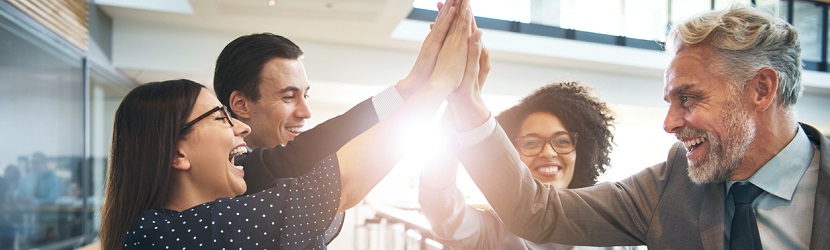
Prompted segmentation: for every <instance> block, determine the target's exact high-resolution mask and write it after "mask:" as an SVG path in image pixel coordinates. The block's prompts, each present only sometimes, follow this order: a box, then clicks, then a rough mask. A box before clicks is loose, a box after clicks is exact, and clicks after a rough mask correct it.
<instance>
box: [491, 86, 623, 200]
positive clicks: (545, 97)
mask: <svg viewBox="0 0 830 250" xmlns="http://www.w3.org/2000/svg"><path fill="white" fill-rule="evenodd" d="M590 91H591V88H590V87H588V86H586V85H584V84H581V83H579V82H563V83H551V84H548V85H545V86H543V87H541V88H539V89H537V90H536V91H534V92H533V93H532V94H530V95H528V96H526V97H525V98H523V99H522V100H521V101H520V102H519V104H517V105H515V106H513V107H511V108H509V109H507V110H505V111H503V112H501V114H499V115H498V116H497V117H496V120H497V121H498V122H499V124H501V126H502V128H504V131H505V132H506V133H507V136H508V137H509V138H510V139H511V140H514V139H516V137H517V136H518V134H519V128H520V127H521V124H522V122H524V120H525V118H527V117H528V116H529V115H531V114H533V113H536V112H544V113H549V114H552V115H555V116H556V117H558V118H559V120H561V121H562V123H563V124H564V125H565V128H566V129H567V130H568V131H569V132H577V133H579V140H577V143H576V152H577V156H576V166H575V169H574V177H573V180H572V181H571V183H570V185H568V188H581V187H587V186H592V185H594V184H596V181H597V177H599V175H600V174H602V173H605V171H606V170H608V165H609V161H610V160H609V158H608V153H609V152H611V148H612V145H613V143H614V132H613V131H612V129H613V128H614V124H613V123H614V114H613V113H612V111H611V110H610V109H609V108H608V106H607V105H606V104H605V102H602V101H600V100H599V99H597V98H596V97H593V96H591V95H590V94H589V92H590Z"/></svg>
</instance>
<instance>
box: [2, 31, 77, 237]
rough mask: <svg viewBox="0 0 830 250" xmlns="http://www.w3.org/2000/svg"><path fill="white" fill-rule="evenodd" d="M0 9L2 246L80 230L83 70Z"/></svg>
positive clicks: (67, 234)
mask: <svg viewBox="0 0 830 250" xmlns="http://www.w3.org/2000/svg"><path fill="white" fill-rule="evenodd" d="M21 30H23V29H21V28H20V27H19V26H16V25H14V24H12V23H11V22H10V21H9V20H8V19H6V18H4V17H2V16H0V44H3V46H0V55H2V56H0V79H3V80H2V81H0V116H2V117H4V118H3V119H0V128H3V129H2V130H0V138H3V141H4V142H6V143H3V144H2V146H0V177H2V178H0V242H2V243H0V247H3V248H4V249H5V248H14V249H29V248H36V247H42V246H47V245H50V244H53V243H55V242H58V241H61V240H64V239H68V238H72V237H76V236H80V235H82V234H83V232H82V225H83V223H84V222H83V220H82V216H81V211H82V207H83V197H82V193H81V179H82V177H81V170H82V168H81V166H82V163H83V161H82V159H83V153H84V137H83V136H84V135H83V131H84V127H83V126H84V117H83V113H84V106H83V70H82V65H81V60H80V58H72V57H71V56H69V55H70V54H71V53H70V52H62V51H59V50H58V49H56V47H54V46H51V45H47V44H44V42H41V41H42V40H40V39H38V38H33V35H31V34H30V33H28V32H24V31H21Z"/></svg>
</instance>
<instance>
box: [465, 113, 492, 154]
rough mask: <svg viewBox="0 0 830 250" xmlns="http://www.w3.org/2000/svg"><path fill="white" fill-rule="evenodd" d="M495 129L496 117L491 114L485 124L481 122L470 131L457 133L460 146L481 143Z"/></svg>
mask: <svg viewBox="0 0 830 250" xmlns="http://www.w3.org/2000/svg"><path fill="white" fill-rule="evenodd" d="M495 130H496V118H493V115H490V118H487V121H486V122H484V124H481V125H479V126H478V127H476V128H474V129H472V130H469V131H464V132H459V133H456V138H457V139H458V146H459V147H461V148H464V147H469V146H472V145H476V144H479V143H481V142H482V141H484V139H487V137H488V136H490V134H492V133H493V131H495Z"/></svg>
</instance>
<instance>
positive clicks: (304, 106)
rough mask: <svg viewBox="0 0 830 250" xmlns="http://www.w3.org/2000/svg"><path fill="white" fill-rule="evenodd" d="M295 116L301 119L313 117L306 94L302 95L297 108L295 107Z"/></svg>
mask: <svg viewBox="0 0 830 250" xmlns="http://www.w3.org/2000/svg"><path fill="white" fill-rule="evenodd" d="M294 116H295V117H297V118H301V119H308V118H311V108H310V107H309V106H308V99H307V98H306V97H305V96H302V97H300V99H299V102H298V103H297V108H296V109H294Z"/></svg>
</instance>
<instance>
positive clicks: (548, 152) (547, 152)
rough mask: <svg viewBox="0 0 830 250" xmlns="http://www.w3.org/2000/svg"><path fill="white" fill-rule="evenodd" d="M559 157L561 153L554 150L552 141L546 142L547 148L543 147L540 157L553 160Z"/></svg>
mask: <svg viewBox="0 0 830 250" xmlns="http://www.w3.org/2000/svg"><path fill="white" fill-rule="evenodd" d="M558 155H559V153H557V152H556V150H554V149H553V145H551V143H550V141H548V142H546V143H545V146H544V147H542V152H539V157H546V158H553V157H556V156H558Z"/></svg>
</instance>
